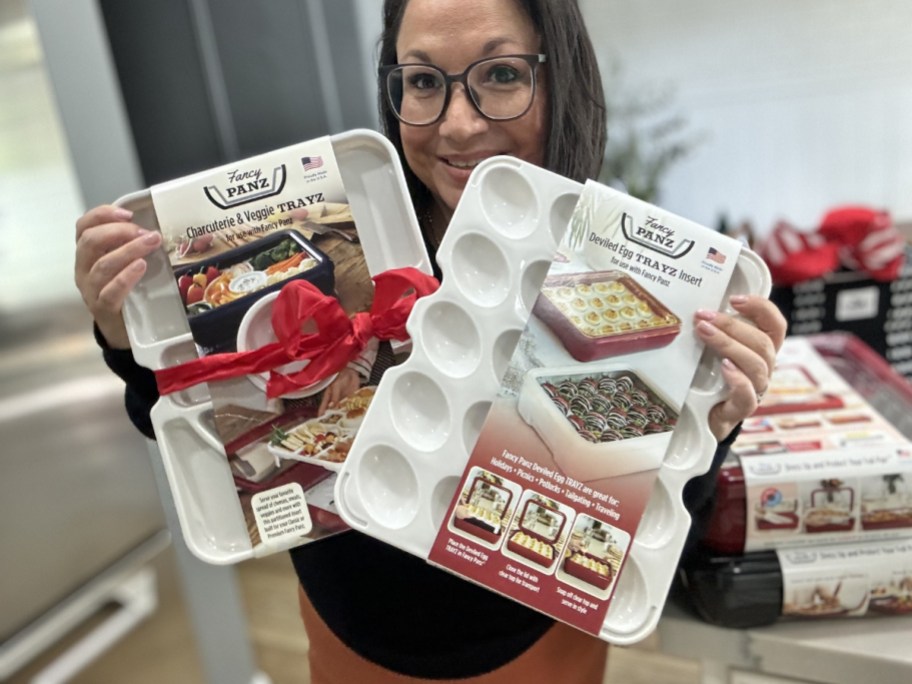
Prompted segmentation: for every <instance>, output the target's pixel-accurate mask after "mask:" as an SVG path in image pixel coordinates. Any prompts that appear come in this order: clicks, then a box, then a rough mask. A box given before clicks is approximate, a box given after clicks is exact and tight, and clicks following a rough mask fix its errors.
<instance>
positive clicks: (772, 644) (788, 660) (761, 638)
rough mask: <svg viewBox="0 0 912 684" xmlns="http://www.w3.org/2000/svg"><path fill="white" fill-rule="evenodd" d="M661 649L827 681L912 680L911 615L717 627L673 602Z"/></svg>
mask: <svg viewBox="0 0 912 684" xmlns="http://www.w3.org/2000/svg"><path fill="white" fill-rule="evenodd" d="M658 634H659V639H660V643H661V650H662V651H663V652H665V653H668V654H670V655H675V656H678V657H683V658H690V659H697V660H702V661H715V662H716V663H720V664H724V665H726V666H728V667H732V668H736V669H742V670H748V671H754V672H763V673H767V674H771V675H778V676H782V677H790V678H793V679H803V680H809V681H813V682H826V683H827V684H858V682H864V681H871V682H876V684H893V683H895V684H910V682H912V616H908V617H903V616H898V617H883V618H876V617H875V618H847V619H837V620H815V621H801V622H799V621H781V622H778V623H776V624H774V625H770V626H767V627H756V628H753V629H744V630H741V629H726V628H722V627H714V626H712V625H709V624H706V623H705V622H702V621H700V620H698V619H697V618H696V617H693V616H691V615H690V614H688V613H686V612H684V611H683V610H682V609H681V608H679V607H677V606H675V605H673V604H668V605H667V606H666V608H665V611H664V613H663V616H662V620H661V622H660V623H659V627H658Z"/></svg>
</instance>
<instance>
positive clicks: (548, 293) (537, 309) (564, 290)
mask: <svg viewBox="0 0 912 684" xmlns="http://www.w3.org/2000/svg"><path fill="white" fill-rule="evenodd" d="M532 312H533V313H534V314H535V315H536V316H537V317H538V318H539V319H541V321H542V322H543V323H545V325H547V326H548V327H549V328H550V329H551V331H552V332H553V333H554V334H555V335H556V336H557V338H558V339H559V340H560V341H561V343H562V344H563V345H564V348H565V349H566V350H567V351H568V352H569V353H570V355H571V356H572V357H573V358H575V359H576V360H577V361H593V360H596V359H602V358H605V357H607V356H617V355H619V354H630V353H633V352H639V351H647V350H649V349H657V348H659V347H664V346H665V345H667V344H670V343H671V342H672V340H674V338H675V337H676V336H677V335H678V333H680V332H681V321H680V319H679V318H678V317H677V316H676V315H675V314H673V313H672V312H671V311H669V310H668V308H667V307H666V306H665V305H664V304H662V303H661V302H660V301H659V300H658V299H656V298H655V297H654V296H653V295H651V294H650V293H649V292H647V291H646V289H645V288H644V287H643V286H642V285H640V284H639V283H637V282H636V281H635V280H634V279H633V278H631V277H630V276H628V275H625V274H624V273H622V272H621V271H594V272H588V273H573V274H564V275H554V276H549V277H548V278H546V279H545V282H544V285H543V287H542V296H541V297H539V298H538V300H537V301H536V302H535V306H534V307H533V309H532Z"/></svg>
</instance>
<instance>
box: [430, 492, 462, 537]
mask: <svg viewBox="0 0 912 684" xmlns="http://www.w3.org/2000/svg"><path fill="white" fill-rule="evenodd" d="M458 487H459V477H458V476H456V475H449V476H447V477H444V478H443V479H441V480H440V481H438V482H437V484H436V485H434V489H433V491H432V493H431V502H430V506H429V507H428V513H429V514H430V518H431V519H430V523H431V526H432V527H433V528H434V529H440V528H441V527H442V526H443V523H444V522H445V520H446V513H447V510H448V509H449V507H450V504H451V503H452V502H453V497H455V496H456V490H457V488H458ZM428 552H429V553H430V546H428Z"/></svg>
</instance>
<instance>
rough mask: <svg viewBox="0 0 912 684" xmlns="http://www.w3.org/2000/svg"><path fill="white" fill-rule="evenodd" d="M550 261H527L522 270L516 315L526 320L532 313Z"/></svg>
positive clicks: (540, 259)
mask: <svg viewBox="0 0 912 684" xmlns="http://www.w3.org/2000/svg"><path fill="white" fill-rule="evenodd" d="M550 268H551V260H550V259H547V258H538V259H533V260H531V261H529V262H528V263H527V264H525V267H524V268H523V269H522V276H521V278H520V287H519V302H518V305H519V306H518V313H520V314H522V315H523V316H525V317H526V318H528V317H529V315H530V314H531V313H532V308H533V307H534V306H535V301H536V300H537V299H538V297H539V295H540V294H541V288H542V284H543V283H544V282H545V278H546V277H547V276H548V270H549V269H550Z"/></svg>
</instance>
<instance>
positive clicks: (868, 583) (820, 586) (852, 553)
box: [777, 539, 912, 618]
mask: <svg viewBox="0 0 912 684" xmlns="http://www.w3.org/2000/svg"><path fill="white" fill-rule="evenodd" d="M777 555H778V557H779V564H780V566H781V567H782V581H783V592H782V596H783V605H782V614H783V616H786V617H793V618H803V617H804V618H807V617H811V618H813V617H842V616H846V617H850V616H851V617H855V616H861V615H875V614H881V615H902V614H906V613H912V541H910V540H908V539H905V540H896V541H882V542H879V541H878V542H860V543H856V544H834V545H829V546H821V547H812V548H807V549H785V550H779V551H777Z"/></svg>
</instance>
